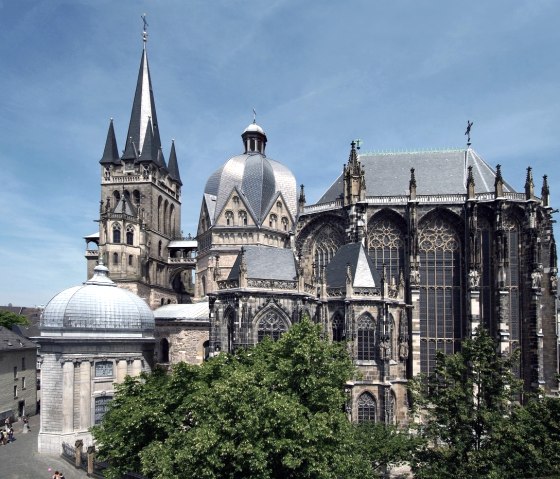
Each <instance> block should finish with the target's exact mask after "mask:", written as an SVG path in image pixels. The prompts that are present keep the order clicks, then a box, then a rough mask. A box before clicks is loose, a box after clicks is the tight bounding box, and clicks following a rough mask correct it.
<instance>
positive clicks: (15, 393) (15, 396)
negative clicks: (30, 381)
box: [14, 386, 17, 399]
mask: <svg viewBox="0 0 560 479" xmlns="http://www.w3.org/2000/svg"><path fill="white" fill-rule="evenodd" d="M16 398H17V386H14V399H16Z"/></svg>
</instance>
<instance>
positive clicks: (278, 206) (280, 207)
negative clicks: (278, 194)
mask: <svg viewBox="0 0 560 479" xmlns="http://www.w3.org/2000/svg"><path fill="white" fill-rule="evenodd" d="M276 208H278V209H279V210H282V202H281V201H277V202H276Z"/></svg>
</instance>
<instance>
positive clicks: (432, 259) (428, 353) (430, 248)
mask: <svg viewBox="0 0 560 479" xmlns="http://www.w3.org/2000/svg"><path fill="white" fill-rule="evenodd" d="M418 246H419V255H420V311H419V314H420V370H421V372H423V373H430V372H431V371H432V369H433V367H434V366H435V359H436V352H437V351H442V352H443V353H445V354H453V353H454V352H456V351H457V350H458V348H459V344H460V340H461V338H462V334H463V318H462V304H461V250H460V242H459V237H458V235H457V233H456V232H455V230H454V229H453V227H452V226H451V225H450V224H449V223H448V222H446V221H444V220H443V219H442V218H439V217H434V218H431V219H430V220H428V222H427V223H426V224H424V225H422V227H421V228H420V231H419V234H418Z"/></svg>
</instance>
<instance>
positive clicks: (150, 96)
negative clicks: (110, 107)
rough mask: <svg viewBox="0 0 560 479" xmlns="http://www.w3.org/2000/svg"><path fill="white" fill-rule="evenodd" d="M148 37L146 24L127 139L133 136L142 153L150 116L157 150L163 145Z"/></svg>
mask: <svg viewBox="0 0 560 479" xmlns="http://www.w3.org/2000/svg"><path fill="white" fill-rule="evenodd" d="M147 37H148V34H147V33H146V27H145V26H144V32H143V35H142V38H143V42H144V48H143V49H142V58H141V60H140V70H139V71H138V80H137V81H136V92H135V93H134V102H133V104H132V113H131V115H130V123H129V126H128V135H127V141H129V140H130V139H131V138H132V141H133V142H134V144H135V145H136V148H137V149H138V151H139V152H142V153H143V151H142V150H143V148H144V141H145V139H146V128H147V127H148V123H149V122H150V118H151V124H152V134H153V142H154V147H155V150H156V151H157V150H158V149H159V148H160V146H161V140H160V136H159V126H158V121H157V115H156V105H155V102H154V92H153V90H152V80H151V77H150V68H149V66H148V53H147V50H146V43H147Z"/></svg>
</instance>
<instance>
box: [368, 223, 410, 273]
mask: <svg viewBox="0 0 560 479" xmlns="http://www.w3.org/2000/svg"><path fill="white" fill-rule="evenodd" d="M367 242H368V251H369V255H370V256H371V258H372V259H373V262H374V264H375V267H376V268H377V271H382V270H383V264H385V266H386V268H387V275H388V278H387V280H388V281H390V280H391V279H392V278H394V279H395V281H397V282H398V280H399V275H400V273H401V271H404V236H403V234H402V231H401V230H400V229H399V228H398V227H397V225H396V224H395V223H393V222H392V221H390V220H389V219H387V218H381V219H374V220H373V221H372V222H371V223H370V225H369V226H368V237H367Z"/></svg>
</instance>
